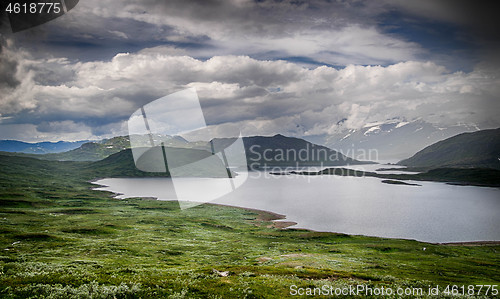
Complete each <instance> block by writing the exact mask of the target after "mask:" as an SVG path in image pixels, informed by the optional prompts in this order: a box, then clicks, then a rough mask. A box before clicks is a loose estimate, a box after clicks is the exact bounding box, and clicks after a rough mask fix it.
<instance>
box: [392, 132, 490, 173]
mask: <svg viewBox="0 0 500 299" xmlns="http://www.w3.org/2000/svg"><path fill="white" fill-rule="evenodd" d="M398 164H400V165H405V166H408V167H415V168H428V169H430V168H443V167H454V168H457V167H458V168H494V169H500V128H498V129H492V130H482V131H478V132H474V133H463V134H460V135H457V136H454V137H451V138H448V139H445V140H443V141H440V142H437V143H435V144H433V145H430V146H428V147H426V148H424V149H423V150H421V151H419V152H418V153H416V154H415V155H414V156H413V157H411V158H409V159H405V160H402V161H400V162H399V163H398Z"/></svg>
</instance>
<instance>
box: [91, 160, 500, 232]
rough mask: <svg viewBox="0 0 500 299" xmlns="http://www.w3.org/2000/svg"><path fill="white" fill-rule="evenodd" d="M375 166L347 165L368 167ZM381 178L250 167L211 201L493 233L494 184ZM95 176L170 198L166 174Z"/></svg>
mask: <svg viewBox="0 0 500 299" xmlns="http://www.w3.org/2000/svg"><path fill="white" fill-rule="evenodd" d="M380 167H382V166H381V165H363V166H358V167H354V168H356V169H362V170H369V171H373V170H375V169H376V168H380ZM389 167H393V166H389ZM395 172H399V171H395ZM384 173H390V171H385V172H384ZM176 180H179V179H178V178H176ZM180 180H183V183H186V184H190V185H191V186H193V189H196V186H197V184H201V185H202V184H204V183H206V181H204V179H198V178H182V179H180ZM381 181H382V179H379V178H373V177H362V178H359V177H340V176H300V175H288V176H273V175H270V174H269V173H268V172H264V171H255V172H249V174H248V179H247V180H246V181H245V182H244V183H243V184H242V185H241V187H240V188H238V189H236V190H235V191H234V192H232V193H229V194H227V195H225V196H222V197H220V198H218V199H216V200H214V201H211V203H217V204H225V205H232V206H237V207H244V208H252V209H260V210H266V211H271V212H274V213H278V214H283V215H286V219H285V220H286V221H293V222H296V223H297V225H295V226H293V227H294V228H306V229H312V230H316V231H329V232H339V233H346V234H354V235H367V236H377V237H388V238H404V239H415V240H419V241H425V242H465V241H499V240H500V217H499V213H498V212H499V211H500V189H497V188H485V187H473V186H454V185H448V184H444V183H435V182H412V183H418V184H420V185H422V186H405V185H389V184H384V183H381ZM95 183H96V184H99V185H103V186H102V187H99V188H96V189H98V190H105V191H111V192H114V193H118V194H120V195H118V196H117V197H118V198H127V197H155V198H158V199H160V200H175V199H176V197H175V196H176V195H175V191H174V188H173V186H172V180H171V179H170V178H107V179H102V180H99V181H97V182H95Z"/></svg>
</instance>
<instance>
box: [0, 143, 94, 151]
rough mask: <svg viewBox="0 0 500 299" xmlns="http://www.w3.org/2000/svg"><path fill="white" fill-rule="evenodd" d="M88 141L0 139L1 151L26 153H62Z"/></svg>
mask: <svg viewBox="0 0 500 299" xmlns="http://www.w3.org/2000/svg"><path fill="white" fill-rule="evenodd" d="M86 142H88V141H85V140H84V141H75V142H68V141H59V142H38V143H28V142H22V141H17V140H0V151H3V152H13V153H14V152H15V153H25V154H48V153H61V152H66V151H70V150H72V149H75V148H78V147H80V146H81V145H82V144H84V143H86Z"/></svg>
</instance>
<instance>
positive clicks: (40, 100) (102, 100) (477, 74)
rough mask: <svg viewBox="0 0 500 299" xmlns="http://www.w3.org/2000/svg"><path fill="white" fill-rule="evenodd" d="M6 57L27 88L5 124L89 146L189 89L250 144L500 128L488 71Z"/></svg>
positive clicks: (237, 59) (219, 59) (226, 59)
mask: <svg viewBox="0 0 500 299" xmlns="http://www.w3.org/2000/svg"><path fill="white" fill-rule="evenodd" d="M6 53H10V56H9V57H10V58H9V59H11V60H13V59H18V60H17V63H18V65H19V67H18V71H17V76H16V79H17V80H19V82H20V84H18V85H17V86H16V87H11V86H6V87H3V88H2V91H1V92H2V94H3V96H2V100H1V101H0V111H2V117H3V124H10V125H13V124H25V125H26V124H31V125H32V126H35V127H37V126H38V127H37V131H38V132H42V133H44V134H45V135H44V136H47V134H49V133H50V132H51V131H54V134H56V132H57V131H59V132H64V130H66V131H67V132H69V131H71V132H75V134H76V132H77V131H78V128H79V127H80V128H81V131H82V132H83V133H82V134H83V135H82V136H85V138H89V134H90V137H92V136H98V135H99V134H103V132H105V130H109V132H113V133H114V134H117V133H121V134H126V131H125V130H124V129H125V127H124V126H123V121H125V120H126V119H127V118H128V116H130V114H131V113H132V112H134V111H135V110H136V109H138V108H139V107H140V106H142V105H144V104H146V103H147V102H149V101H151V100H154V99H156V98H159V97H161V96H164V95H167V94H169V93H172V92H175V91H177V90H180V89H183V88H188V87H195V88H196V89H197V90H198V93H199V96H200V99H201V101H202V105H203V107H204V109H205V113H206V117H207V121H208V123H209V124H212V125H216V126H217V128H216V130H217V131H218V132H219V133H220V134H221V135H224V134H225V132H226V131H228V132H229V131H230V132H233V131H234V130H233V129H234V127H235V126H236V127H239V128H241V129H242V130H243V132H244V133H245V134H272V133H277V132H282V133H288V134H297V135H301V134H304V135H315V134H327V133H331V132H332V130H335V124H336V122H337V121H339V120H341V119H343V118H347V121H346V125H347V126H348V127H351V128H359V127H361V126H362V125H364V124H365V123H367V122H370V121H379V120H384V119H388V118H392V117H402V118H407V119H415V118H419V117H422V118H424V119H426V120H428V121H431V122H434V123H443V124H455V123H457V122H474V123H485V124H487V125H489V126H491V125H493V126H499V125H500V123H498V120H497V117H496V111H499V104H498V101H497V99H496V95H497V94H498V93H499V92H500V90H499V89H500V88H499V86H500V84H499V83H500V82H499V79H498V78H499V77H498V73H491V72H487V71H486V70H482V69H477V70H475V71H473V72H470V73H463V72H454V73H450V72H448V71H447V70H446V69H445V68H444V67H442V66H439V65H436V64H435V63H432V62H415V61H408V62H403V63H397V64H394V65H390V66H386V67H384V66H356V65H348V66H347V67H345V68H343V69H335V68H331V67H327V66H322V67H318V68H315V69H308V68H304V67H301V66H299V65H296V64H293V63H289V62H285V61H261V60H256V59H252V58H249V57H248V56H216V57H213V58H211V59H208V60H206V61H202V60H198V59H194V58H192V57H189V56H179V55H170V49H169V48H161V47H159V48H154V49H146V50H144V51H141V52H139V53H135V54H118V55H116V56H115V57H114V58H113V59H112V60H111V61H107V62H104V61H100V62H76V63H74V62H70V61H68V60H65V59H45V60H30V59H29V55H28V54H27V53H23V52H19V51H17V52H14V51H10V52H9V50H8V49H7V48H5V49H4V54H6ZM40 72H42V73H45V74H51V76H49V77H50V78H49V79H47V76H40V74H39V73H40ZM52 81H54V82H61V83H60V84H50V82H52ZM9 117H12V118H9ZM63 127H65V128H66V129H62V128H63ZM89 132H90V133H89Z"/></svg>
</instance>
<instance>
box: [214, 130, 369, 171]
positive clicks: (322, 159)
mask: <svg viewBox="0 0 500 299" xmlns="http://www.w3.org/2000/svg"><path fill="white" fill-rule="evenodd" d="M231 140H233V139H230V138H218V139H214V140H213V142H214V143H217V144H219V146H220V144H224V143H229V142H231ZM243 144H244V145H245V151H246V155H247V164H248V166H249V168H251V169H257V168H262V167H269V166H278V167H286V166H299V167H303V166H340V165H349V164H369V163H373V162H368V161H358V160H355V159H352V158H349V157H347V156H345V155H343V154H341V153H340V152H337V151H334V150H332V149H330V148H328V147H326V146H322V145H317V144H314V143H311V142H309V141H306V140H304V139H300V138H294V137H286V136H283V135H280V134H278V135H274V136H270V137H266V136H252V137H243Z"/></svg>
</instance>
